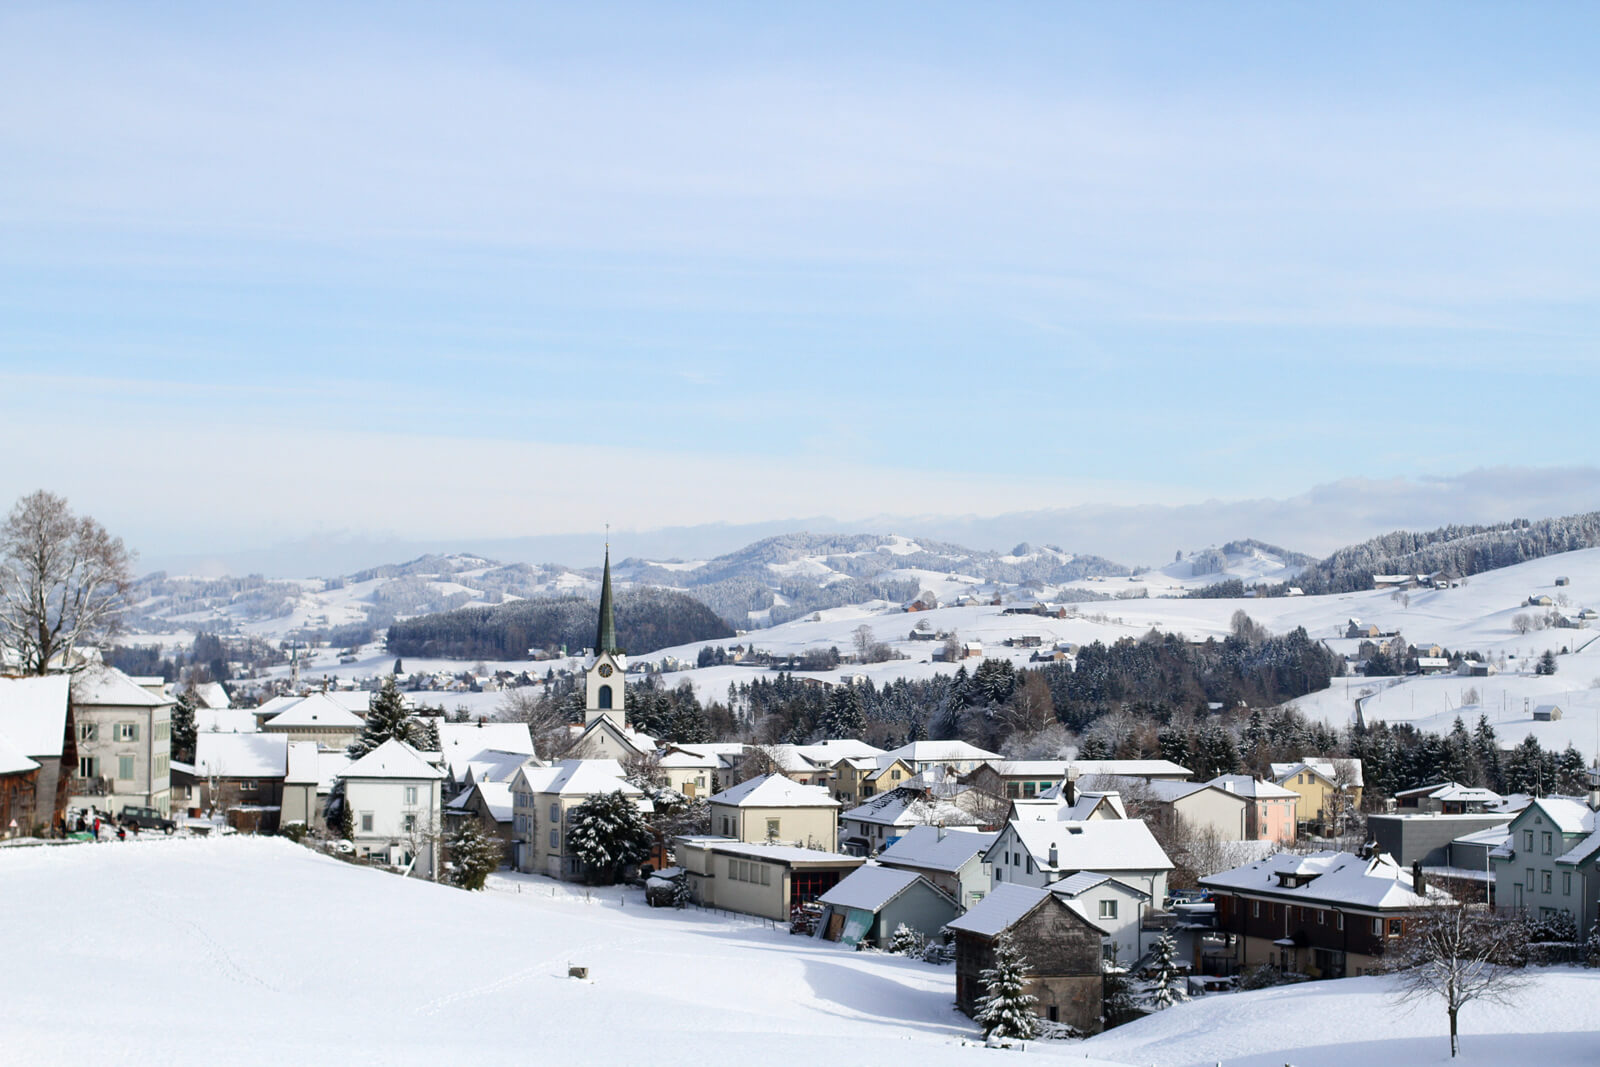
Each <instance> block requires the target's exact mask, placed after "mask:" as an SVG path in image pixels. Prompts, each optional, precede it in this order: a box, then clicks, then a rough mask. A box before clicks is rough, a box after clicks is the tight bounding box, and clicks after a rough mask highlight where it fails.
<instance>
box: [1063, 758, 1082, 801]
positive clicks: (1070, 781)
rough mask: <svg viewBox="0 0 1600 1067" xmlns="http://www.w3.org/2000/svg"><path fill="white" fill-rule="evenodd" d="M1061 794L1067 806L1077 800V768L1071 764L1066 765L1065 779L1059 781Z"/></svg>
mask: <svg viewBox="0 0 1600 1067" xmlns="http://www.w3.org/2000/svg"><path fill="white" fill-rule="evenodd" d="M1061 795H1062V796H1063V797H1065V798H1066V801H1067V804H1068V805H1069V806H1070V805H1072V804H1076V803H1077V802H1078V768H1076V767H1074V766H1072V765H1071V764H1068V765H1067V778H1066V781H1064V782H1062V783H1061Z"/></svg>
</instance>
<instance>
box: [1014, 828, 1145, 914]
mask: <svg viewBox="0 0 1600 1067" xmlns="http://www.w3.org/2000/svg"><path fill="white" fill-rule="evenodd" d="M985 859H986V860H987V861H988V863H989V869H990V870H991V871H992V872H993V875H994V883H995V887H996V888H998V887H999V886H1000V885H1002V884H1009V885H1026V886H1032V887H1034V888H1037V889H1043V888H1046V887H1048V886H1050V885H1051V884H1053V883H1055V882H1059V881H1061V880H1062V879H1063V878H1066V877H1068V876H1069V875H1073V874H1078V873H1081V872H1083V871H1095V872H1098V873H1100V874H1108V875H1111V876H1112V877H1114V878H1116V879H1117V880H1118V881H1120V882H1123V883H1125V884H1127V885H1130V886H1133V887H1134V888H1135V889H1138V890H1139V891H1140V892H1142V893H1145V894H1147V895H1148V896H1149V897H1150V899H1152V900H1155V901H1161V900H1165V899H1166V896H1167V875H1168V873H1169V872H1170V871H1171V870H1172V866H1173V865H1172V861H1171V860H1170V859H1168V858H1167V854H1166V853H1165V852H1164V851H1162V849H1161V845H1160V844H1158V843H1157V842H1156V839H1155V835H1154V834H1152V833H1151V832H1150V828H1149V827H1148V826H1146V825H1145V824H1144V822H1143V821H1141V820H1139V819H1095V820H1090V821H1088V822H1077V821H1059V820H1057V819H1053V818H1038V819H1035V818H1015V819H1011V820H1010V821H1009V822H1007V823H1006V825H1005V828H1004V829H1002V830H1001V831H1000V834H999V836H998V837H996V838H995V843H994V844H993V845H992V846H991V847H990V849H989V851H988V853H987V854H986V856H985Z"/></svg>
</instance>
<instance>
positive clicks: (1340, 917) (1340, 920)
mask: <svg viewBox="0 0 1600 1067" xmlns="http://www.w3.org/2000/svg"><path fill="white" fill-rule="evenodd" d="M1333 925H1334V927H1335V928H1336V929H1339V930H1343V929H1344V912H1342V911H1336V912H1334V913H1333Z"/></svg>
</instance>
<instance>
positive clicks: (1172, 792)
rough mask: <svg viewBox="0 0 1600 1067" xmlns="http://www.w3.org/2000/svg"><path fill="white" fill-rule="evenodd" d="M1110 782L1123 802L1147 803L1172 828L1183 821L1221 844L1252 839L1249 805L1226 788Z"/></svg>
mask: <svg viewBox="0 0 1600 1067" xmlns="http://www.w3.org/2000/svg"><path fill="white" fill-rule="evenodd" d="M1102 780H1104V779H1102ZM1111 781H1114V782H1116V783H1117V789H1118V791H1119V792H1120V793H1121V794H1122V798H1123V800H1124V802H1126V803H1134V802H1135V801H1136V800H1142V801H1144V803H1145V806H1146V808H1147V809H1152V808H1153V809H1154V811H1153V814H1154V815H1155V816H1156V817H1158V818H1160V819H1162V820H1163V821H1165V822H1166V823H1167V824H1169V825H1172V824H1176V823H1177V822H1179V821H1181V822H1182V823H1183V825H1185V826H1187V827H1188V828H1189V829H1191V830H1194V831H1196V832H1199V833H1202V834H1204V833H1210V834H1213V835H1215V836H1216V838H1217V840H1219V841H1246V840H1249V838H1250V833H1249V819H1248V812H1247V810H1246V809H1248V808H1249V802H1248V801H1247V800H1245V798H1244V797H1242V796H1240V795H1239V794H1238V793H1236V792H1234V791H1232V790H1230V789H1228V788H1226V786H1224V785H1211V784H1209V783H1207V782H1169V781H1164V780H1159V779H1158V780H1156V781H1149V782H1147V781H1144V780H1142V779H1138V778H1114V779H1111ZM1136 810H1137V809H1136ZM1151 814H1152V812H1150V811H1147V812H1146V813H1145V817H1146V818H1150V817H1151Z"/></svg>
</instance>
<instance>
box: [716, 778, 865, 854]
mask: <svg viewBox="0 0 1600 1067" xmlns="http://www.w3.org/2000/svg"><path fill="white" fill-rule="evenodd" d="M708 804H709V807H710V811H711V830H712V832H713V833H715V834H718V835H720V836H722V837H726V838H731V839H732V840H735V841H744V842H747V843H752V844H754V843H782V844H794V845H798V846H802V847H815V848H820V849H824V850H826V851H828V852H833V851H835V850H836V849H837V848H838V846H839V802H838V801H837V800H834V799H833V797H832V796H830V795H829V794H828V791H827V790H825V789H822V788H820V787H818V786H811V785H801V784H800V783H798V782H796V781H794V780H792V779H790V778H786V777H785V776H783V775H781V774H764V775H761V776H760V777H757V778H751V779H749V780H747V781H744V782H740V783H739V784H738V785H736V786H733V787H732V788H730V789H724V790H723V791H722V792H720V793H717V794H716V795H714V796H712V797H711V798H709V801H708Z"/></svg>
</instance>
